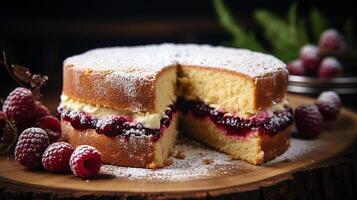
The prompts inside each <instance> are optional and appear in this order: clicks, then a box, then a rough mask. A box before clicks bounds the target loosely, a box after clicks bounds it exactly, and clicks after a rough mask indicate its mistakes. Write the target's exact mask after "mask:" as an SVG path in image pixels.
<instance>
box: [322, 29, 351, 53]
mask: <svg viewBox="0 0 357 200" xmlns="http://www.w3.org/2000/svg"><path fill="white" fill-rule="evenodd" d="M319 48H320V50H321V52H323V53H325V54H336V53H341V52H344V51H345V50H346V43H345V41H344V39H343V36H342V35H341V34H340V33H339V32H338V31H337V30H335V29H328V30H325V31H324V32H323V33H322V34H321V36H320V41H319Z"/></svg>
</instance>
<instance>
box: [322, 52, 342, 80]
mask: <svg viewBox="0 0 357 200" xmlns="http://www.w3.org/2000/svg"><path fill="white" fill-rule="evenodd" d="M341 73H342V65H341V63H340V62H338V60H337V59H336V58H334V57H326V58H324V59H323V60H322V62H321V64H320V68H319V77H320V78H333V77H336V76H338V75H340V74H341Z"/></svg>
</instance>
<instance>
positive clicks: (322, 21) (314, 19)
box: [310, 9, 328, 41]
mask: <svg viewBox="0 0 357 200" xmlns="http://www.w3.org/2000/svg"><path fill="white" fill-rule="evenodd" d="M310 25H311V32H312V35H313V37H314V40H316V41H317V40H318V39H319V38H320V35H321V33H322V32H323V31H324V30H326V29H327V28H328V24H327V20H326V17H325V16H324V15H323V14H322V13H321V12H320V11H319V10H317V9H312V10H311V11H310Z"/></svg>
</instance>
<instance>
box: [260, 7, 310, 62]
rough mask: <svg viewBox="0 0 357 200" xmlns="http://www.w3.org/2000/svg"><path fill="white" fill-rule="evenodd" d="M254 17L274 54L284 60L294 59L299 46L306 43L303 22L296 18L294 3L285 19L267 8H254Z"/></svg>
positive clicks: (306, 38)
mask: <svg viewBox="0 0 357 200" xmlns="http://www.w3.org/2000/svg"><path fill="white" fill-rule="evenodd" d="M254 17H255V19H256V20H257V22H258V23H259V24H260V25H261V26H262V27H263V29H264V34H265V38H266V39H267V41H268V42H270V43H271V45H272V47H273V53H274V55H275V56H277V57H279V58H280V59H282V60H284V61H289V60H292V59H295V58H296V57H297V55H298V52H299V50H300V48H301V46H303V45H304V44H306V43H308V37H307V34H306V27H305V24H304V22H303V21H302V20H298V18H297V5H296V4H293V5H292V6H291V7H290V9H289V12H288V16H287V18H288V19H287V20H284V19H283V18H282V17H279V16H277V15H275V14H273V13H272V12H270V11H268V10H256V11H255V13H254Z"/></svg>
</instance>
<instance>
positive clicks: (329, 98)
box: [316, 91, 342, 121]
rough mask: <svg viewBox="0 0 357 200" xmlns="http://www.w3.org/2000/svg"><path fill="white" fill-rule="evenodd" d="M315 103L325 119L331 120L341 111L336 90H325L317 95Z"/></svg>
mask: <svg viewBox="0 0 357 200" xmlns="http://www.w3.org/2000/svg"><path fill="white" fill-rule="evenodd" d="M316 105H317V107H318V108H319V111H320V113H321V114H322V116H323V117H324V120H325V121H331V120H334V119H336V118H337V116H338V115H339V114H340V111H341V106H342V103H341V99H340V97H339V96H338V94H337V93H336V92H333V91H327V92H323V93H321V94H320V95H319V97H318V98H317V100H316Z"/></svg>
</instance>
